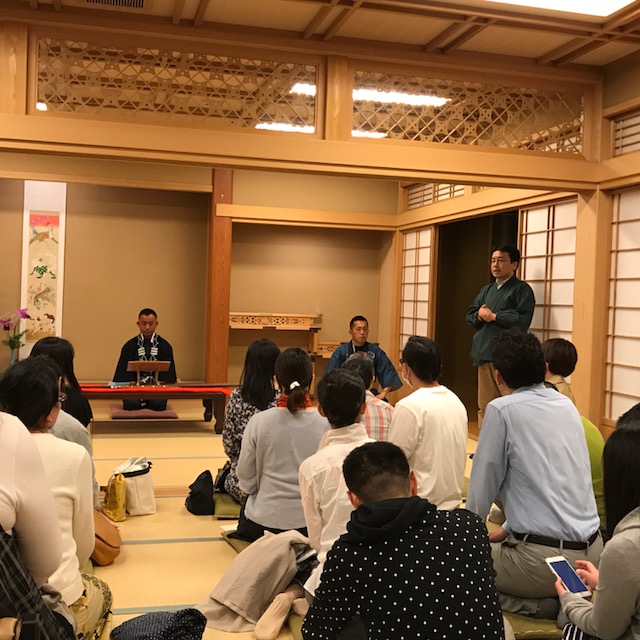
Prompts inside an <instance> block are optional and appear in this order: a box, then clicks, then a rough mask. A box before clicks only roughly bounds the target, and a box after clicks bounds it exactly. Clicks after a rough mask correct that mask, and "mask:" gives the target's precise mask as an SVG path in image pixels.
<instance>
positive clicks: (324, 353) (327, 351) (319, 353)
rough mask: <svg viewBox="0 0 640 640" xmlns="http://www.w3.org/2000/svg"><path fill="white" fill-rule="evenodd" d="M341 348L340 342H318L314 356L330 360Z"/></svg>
mask: <svg viewBox="0 0 640 640" xmlns="http://www.w3.org/2000/svg"><path fill="white" fill-rule="evenodd" d="M339 346H340V343H339V342H318V345H317V348H316V352H315V354H314V355H315V356H316V357H318V358H326V359H327V360H328V359H329V358H330V357H331V356H332V355H333V352H334V351H335V350H336V349H337V348H338V347H339Z"/></svg>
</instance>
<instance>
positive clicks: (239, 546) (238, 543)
mask: <svg viewBox="0 0 640 640" xmlns="http://www.w3.org/2000/svg"><path fill="white" fill-rule="evenodd" d="M229 533H231V532H230V531H223V532H222V537H223V538H224V539H225V540H226V541H227V542H228V543H229V544H230V545H231V546H232V547H233V548H234V549H235V550H236V551H237V552H238V553H240V552H241V551H243V550H244V549H246V548H247V547H248V546H249V545H250V544H251V543H250V542H247V541H246V540H238V539H237V538H230V537H229Z"/></svg>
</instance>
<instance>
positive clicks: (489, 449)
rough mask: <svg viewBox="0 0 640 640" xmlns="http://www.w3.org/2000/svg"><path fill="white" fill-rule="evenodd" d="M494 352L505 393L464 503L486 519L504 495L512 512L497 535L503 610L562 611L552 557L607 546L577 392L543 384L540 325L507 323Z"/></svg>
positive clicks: (489, 413) (490, 412)
mask: <svg viewBox="0 0 640 640" xmlns="http://www.w3.org/2000/svg"><path fill="white" fill-rule="evenodd" d="M492 360H493V364H494V366H495V368H496V382H497V384H498V387H499V388H500V390H501V392H502V394H503V395H502V397H500V398H496V399H495V400H493V401H491V402H490V403H489V404H488V405H487V410H486V413H485V419H484V424H483V427H482V431H481V432H480V437H479V439H478V448H477V450H476V453H475V456H474V458H473V468H472V470H471V480H470V483H469V493H468V497H467V508H468V509H470V510H471V511H473V512H474V513H477V514H478V515H479V516H480V517H481V518H483V519H484V518H486V517H487V514H488V513H489V509H490V507H491V503H492V502H493V501H494V500H495V499H496V497H498V496H499V497H500V498H501V500H502V504H503V508H504V514H505V516H506V521H505V523H504V525H503V526H502V527H501V528H500V529H498V530H497V531H494V532H492V533H491V534H490V540H491V542H492V545H491V552H492V556H493V564H494V567H495V570H496V573H497V575H496V585H497V587H498V591H499V592H500V597H501V605H502V608H503V610H505V611H510V612H512V613H520V614H524V615H530V616H534V617H540V618H555V617H556V616H557V612H558V600H557V598H556V597H555V596H556V592H555V588H554V581H553V575H552V574H551V572H550V571H549V569H548V567H547V565H546V564H545V558H548V557H550V556H558V555H564V556H565V557H566V558H567V559H568V560H569V561H570V562H571V563H575V562H576V561H577V560H589V561H590V562H592V563H597V562H598V558H599V557H600V553H601V551H602V545H603V543H602V537H601V535H600V531H599V526H600V519H599V518H598V512H597V508H596V501H595V497H594V492H593V486H592V484H591V469H590V465H589V452H588V450H587V443H586V439H585V435H584V429H583V427H582V422H581V420H580V415H579V414H578V411H577V410H576V408H575V406H574V405H573V403H572V402H571V400H569V398H567V397H565V396H563V395H562V394H560V393H558V392H557V391H555V390H553V389H548V388H546V387H545V386H544V384H543V383H544V375H545V361H544V356H543V352H542V347H541V345H540V342H539V340H538V339H537V338H536V337H535V336H534V335H533V334H531V333H527V332H525V331H522V330H519V329H509V330H507V331H504V332H502V333H501V334H500V335H499V336H497V337H496V339H495V347H494V351H493V359H492Z"/></svg>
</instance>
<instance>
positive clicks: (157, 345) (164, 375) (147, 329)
mask: <svg viewBox="0 0 640 640" xmlns="http://www.w3.org/2000/svg"><path fill="white" fill-rule="evenodd" d="M136 324H137V325H138V329H140V333H139V334H138V335H137V336H135V337H134V338H131V340H127V342H125V343H124V345H123V347H122V350H121V351H120V358H119V359H118V364H117V365H116V372H115V373H114V374H113V381H114V382H136V380H137V378H138V376H137V372H135V371H127V365H128V364H129V362H132V361H142V362H147V361H148V362H152V361H154V360H160V361H168V362H170V363H171V364H170V365H169V369H168V371H160V372H159V373H158V377H157V380H158V381H159V382H168V383H174V382H176V381H177V379H178V378H177V376H176V365H175V362H174V361H173V348H172V347H171V345H170V344H169V342H167V340H165V339H164V338H162V337H161V336H159V335H158V334H157V333H156V329H157V328H158V324H160V323H159V322H158V314H157V313H156V312H155V311H154V310H153V309H148V308H145V309H142V310H141V311H140V313H139V314H138V322H137V323H136ZM155 380H156V377H155V375H154V372H153V371H142V372H141V373H140V383H141V384H143V385H144V384H152V383H153V382H154V381H155ZM123 407H124V409H125V411H136V410H138V409H151V410H152V411H164V410H165V409H166V408H167V401H166V399H164V398H149V399H146V400H124V401H123Z"/></svg>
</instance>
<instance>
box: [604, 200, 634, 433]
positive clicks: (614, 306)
mask: <svg viewBox="0 0 640 640" xmlns="http://www.w3.org/2000/svg"><path fill="white" fill-rule="evenodd" d="M605 400H606V402H605V418H606V422H607V423H608V424H609V425H610V426H613V424H614V423H615V421H616V420H617V419H618V417H619V416H620V414H622V413H624V412H625V411H626V410H627V409H630V408H631V407H632V406H633V405H634V404H637V403H638V402H640V190H633V191H627V192H624V193H621V194H618V195H617V196H615V200H614V210H613V229H612V241H611V275H610V286H609V334H608V348H607V382H606V387H605Z"/></svg>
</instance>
